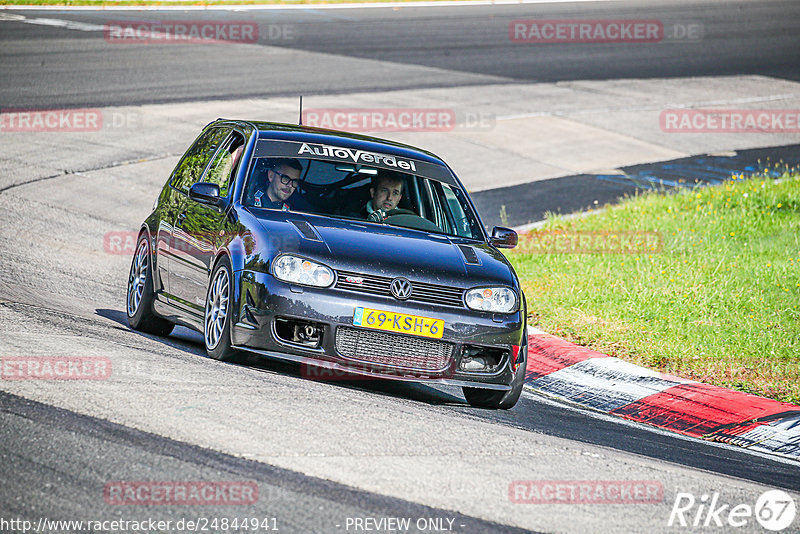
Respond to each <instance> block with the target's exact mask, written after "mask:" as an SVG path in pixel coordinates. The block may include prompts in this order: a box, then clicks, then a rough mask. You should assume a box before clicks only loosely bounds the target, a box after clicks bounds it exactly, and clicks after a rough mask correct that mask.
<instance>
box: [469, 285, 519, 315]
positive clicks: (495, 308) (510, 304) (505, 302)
mask: <svg viewBox="0 0 800 534" xmlns="http://www.w3.org/2000/svg"><path fill="white" fill-rule="evenodd" d="M466 301H467V306H469V307H470V308H472V309H473V310H479V311H487V312H496V313H511V312H513V311H516V309H517V294H516V293H514V290H513V289H511V288H508V287H478V288H475V289H470V290H469V291H467V297H466Z"/></svg>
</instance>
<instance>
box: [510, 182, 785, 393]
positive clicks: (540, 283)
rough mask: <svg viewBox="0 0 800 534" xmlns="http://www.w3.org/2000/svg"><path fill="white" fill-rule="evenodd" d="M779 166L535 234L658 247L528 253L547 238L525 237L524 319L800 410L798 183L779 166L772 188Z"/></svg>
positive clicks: (553, 222)
mask: <svg viewBox="0 0 800 534" xmlns="http://www.w3.org/2000/svg"><path fill="white" fill-rule="evenodd" d="M776 170H778V169H777V168H772V169H771V172H764V173H762V174H759V175H756V176H752V177H748V178H745V177H743V176H737V177H734V179H733V180H731V181H728V182H725V183H724V184H722V185H719V186H714V187H704V188H695V189H689V190H684V191H681V192H678V193H665V192H660V193H652V194H645V195H642V196H637V197H634V198H629V199H626V200H624V201H623V202H622V203H620V204H618V205H614V206H610V207H607V209H606V210H605V211H603V212H601V213H599V214H597V215H593V216H589V217H584V218H581V219H571V220H565V219H563V218H558V217H548V220H547V224H546V226H545V227H544V228H543V229H542V230H547V231H557V232H563V233H565V234H567V235H569V234H570V233H573V232H604V231H612V232H625V231H628V232H630V231H646V232H658V234H659V235H660V237H661V241H662V243H663V247H662V248H660V250H659V247H656V248H655V249H653V248H652V247H650V248H649V249H648V250H646V251H642V250H637V252H640V253H634V254H632V253H627V254H608V253H606V254H600V253H588V254H587V253H530V251H531V250H535V249H533V248H532V246H531V243H541V236H542V234H541V233H539V234H534V236H535V237H536V236H538V237H537V239H538V241H537V239H533V238H532V237H531V236H530V235H522V236H520V247H518V249H516V250H519V252H515V251H511V252H510V253H509V254H508V256H509V258H510V260H511V261H512V262H513V264H514V266H515V268H516V269H517V273H518V274H519V276H520V279H521V281H522V285H523V289H524V291H525V295H526V296H527V299H528V313H529V317H528V320H529V322H530V323H531V324H534V325H536V326H538V327H539V328H541V329H543V330H545V331H547V332H550V333H553V334H556V335H559V336H562V337H564V338H566V339H569V340H571V341H573V342H575V343H578V344H581V345H586V346H589V347H591V348H593V349H595V350H599V351H601V352H605V353H606V354H610V355H613V356H617V357H619V358H622V359H624V360H628V361H630V362H633V363H636V364H639V365H643V366H645V367H650V368H652V369H655V370H658V371H662V372H667V373H671V374H675V375H678V376H682V377H686V378H690V379H695V380H699V381H703V382H707V383H711V384H716V385H719V386H723V387H728V388H732V389H735V390H739V391H745V392H748V393H754V394H757V395H763V396H766V397H771V398H774V399H778V400H782V401H788V402H793V403H795V404H800V175H798V174H797V172H796V170H795V169H787V168H785V167H781V168H780V171H779V172H778V173H780V172H784V174H783V176H781V177H780V178H779V179H778V180H775V179H773V178H771V177H770V176H774V175H775V174H776ZM572 235H574V234H572ZM584 235H585V234H584ZM608 235H610V234H608ZM600 239H601V240H602V239H608V238H607V235H606V234H601V235H600Z"/></svg>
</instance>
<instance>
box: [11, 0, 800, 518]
mask: <svg viewBox="0 0 800 534" xmlns="http://www.w3.org/2000/svg"><path fill="white" fill-rule="evenodd" d="M574 18H581V19H647V20H660V21H662V22H663V24H664V27H665V30H666V29H668V30H669V31H671V32H674V31H678V30H676V28H678V29H680V28H689V27H693V28H695V30H696V31H701V33H698V34H695V37H696V38H694V39H689V38H682V37H680V36H676V35H675V34H674V33H673V34H670V35H667V36H666V37H667V38H665V42H662V43H659V44H658V45H653V46H643V45H637V46H633V45H630V44H625V43H604V44H593V45H587V44H581V43H569V44H556V45H547V46H545V47H543V46H541V45H539V46H537V47H531V46H527V45H520V44H519V43H514V42H512V41H511V40H510V39H509V24H510V23H512V21H515V20H519V19H552V20H562V19H574ZM133 20H136V21H152V20H160V21H170V20H171V21H187V20H210V21H221V22H231V21H242V20H247V21H255V22H256V23H257V24H258V26H259V28H260V38H259V40H258V42H256V43H250V44H213V45H209V44H179V45H176V44H148V45H141V46H131V45H126V44H117V43H111V42H109V41H108V39H107V38H104V32H103V27H104V25H106V24H108V23H109V22H110V21H133ZM798 66H800V4H799V3H798V2H795V1H742V2H736V3H731V4H724V3H721V2H716V1H714V0H707V1H683V0H676V1H671V2H668V1H656V2H645V1H642V2H575V3H570V2H563V3H540V4H520V5H494V6H491V5H485V6H483V5H482V6H461V7H414V6H404V7H400V8H396V7H395V8H392V7H380V8H369V9H367V8H360V9H358V8H354V9H320V8H314V7H307V8H298V9H286V10H253V11H247V10H241V9H240V10H234V11H229V10H224V11H223V10H220V11H217V10H213V11H212V10H207V11H203V10H198V11H181V10H169V11H140V12H134V11H124V10H120V11H93V10H74V11H64V10H47V11H45V10H25V9H20V10H0V111H1V112H9V111H13V110H37V109H38V110H53V109H64V108H91V109H97V110H101V112H102V115H103V117H104V120H105V121H106V123H105V127H104V128H103V129H101V130H100V131H84V132H58V131H50V132H34V131H11V130H10V129H9V128H8V123H4V124H0V141H1V142H0V161H2V164H0V169H2V170H0V214H2V215H0V220H1V221H2V225H0V258H2V260H0V358H6V357H16V356H23V357H25V356H37V357H48V356H55V357H94V358H104V359H105V360H104V361H107V362H108V364H109V369H110V372H109V374H108V375H107V376H105V377H104V378H105V379H104V380H91V381H66V380H63V381H56V380H52V381H48V380H28V381H19V380H7V379H5V377H4V378H3V379H0V420H1V421H0V532H23V531H24V529H25V528H28V527H29V530H28V531H29V532H33V531H35V530H34V529H35V528H36V527H37V526H38V527H41V529H40V530H39V531H40V532H81V531H84V532H89V531H95V532H123V531H130V532H133V531H140V532H144V531H148V532H157V531H161V532H185V531H195V530H198V531H200V530H202V529H201V528H193V527H188V526H186V525H187V521H193V522H194V523H195V525H194V526H195V527H198V525H199V524H205V525H206V526H207V529H206V531H208V532H226V531H227V532H231V531H236V529H232V528H223V526H221V523H220V521H221V520H222V519H226V520H227V519H231V520H232V519H234V518H237V517H238V518H240V520H242V519H243V518H246V519H247V520H248V521H250V520H257V522H258V526H259V529H260V530H262V531H267V530H272V531H274V530H278V531H280V532H319V533H329V532H334V533H335V532H369V531H371V532H433V531H439V532H442V531H449V532H476V533H482V532H527V531H532V532H689V531H713V532H722V531H726V532H728V531H729V532H762V531H764V530H763V529H762V527H761V525H760V523H759V522H758V521H757V519H756V518H755V517H754V516H751V517H749V518H748V519H746V520H745V522H744V524H743V525H742V526H738V527H736V526H733V525H732V524H730V523H724V525H723V526H716V525H715V519H714V517H717V516H714V517H710V516H707V515H706V512H707V510H708V508H705V509H703V508H702V507H698V506H695V507H694V508H692V509H691V511H690V512H686V514H685V515H686V519H687V521H688V524H686V525H681V524H680V522H679V521H678V520H675V521H673V524H670V519H671V517H672V516H673V508H674V505H675V504H676V499H678V498H679V496H680V495H684V496H685V495H686V494H691V495H692V496H694V497H695V498H696V500H697V502H698V505H699V503H700V502H701V501H702V502H703V503H705V504H704V505H709V503H710V499H711V497H712V496H714V495H716V497H715V498H716V499H717V502H718V503H719V505H720V506H721V505H723V504H724V505H727V507H728V508H727V509H728V510H730V509H731V508H733V507H734V506H737V505H747V506H749V507H750V508H751V509H753V508H754V507H755V505H756V503H757V501H758V498H759V496H761V495H762V494H763V493H764V492H765V491H767V490H771V489H782V490H786V491H788V492H789V494H790V496H792V497H793V498H794V500H795V502H796V503H798V504H800V466H799V465H798V464H797V462H794V461H791V460H787V459H782V458H779V457H774V456H768V455H766V454H760V453H755V452H751V451H747V450H742V449H738V448H735V447H731V446H727V445H721V444H715V443H707V442H703V441H700V440H696V439H688V438H684V437H681V436H678V435H675V434H670V433H667V432H663V431H660V430H656V429H653V428H650V427H647V426H644V425H639V424H633V423H627V422H624V421H621V420H617V419H615V418H610V417H607V416H604V415H602V414H599V413H596V412H592V411H589V410H584V409H580V408H577V407H574V406H569V405H563V404H559V403H557V402H555V401H553V400H551V399H548V398H545V397H541V396H538V395H536V394H534V393H533V392H531V391H525V392H523V396H522V398H521V399H520V402H519V403H518V404H517V406H515V407H514V408H513V409H512V410H509V411H505V412H495V411H487V410H478V409H474V408H471V407H469V406H468V405H467V404H466V402H465V400H464V398H463V396H462V395H461V392H460V390H458V389H456V388H448V387H432V386H425V385H414V384H404V383H393V382H381V381H374V380H363V381H344V380H333V381H328V382H324V381H319V380H313V379H309V378H308V377H305V376H301V373H300V370H299V369H298V367H297V366H295V365H290V364H286V363H281V362H273V361H265V360H253V361H251V362H250V363H249V364H248V365H233V364H224V363H220V362H217V361H215V360H211V359H208V358H207V357H206V356H205V354H204V350H203V345H202V339H201V337H200V336H199V334H197V333H194V332H191V331H189V330H187V329H184V328H177V329H176V330H175V332H174V333H173V334H172V335H170V336H169V337H166V338H159V337H155V336H150V335H143V334H140V333H138V332H134V331H132V330H130V329H129V328H128V326H127V321H126V316H125V310H124V302H125V285H126V282H127V274H128V268H129V264H130V256H131V251H130V250H127V249H126V248H125V247H124V246H122V247H116V246H115V245H114V244H113V243H111V242H110V241H109V235H116V236H123V237H124V236H125V235H126V232H132V231H135V229H136V228H137V227H138V225H139V224H140V222H141V220H143V219H144V217H145V216H146V215H147V214H148V213H149V210H150V209H151V206H152V204H153V201H154V199H155V197H156V194H157V192H158V190H159V189H160V187H161V186H162V185H163V183H164V181H165V180H166V178H167V176H168V174H169V172H170V170H171V169H172V168H173V166H174V165H175V163H176V161H177V159H178V157H179V156H180V154H181V153H182V152H183V150H184V149H185V148H186V147H187V146H188V144H189V143H190V142H191V140H192V139H193V138H194V136H195V135H196V133H197V132H198V131H199V129H200V128H201V127H202V126H203V125H204V124H206V123H207V122H209V121H211V120H213V119H215V118H216V117H218V116H221V115H237V116H247V115H248V114H250V113H252V116H253V117H254V118H258V119H272V118H275V120H282V121H292V120H296V117H297V107H296V106H297V103H296V100H295V98H296V96H297V95H298V94H303V95H307V98H308V101H310V102H311V104H309V105H313V106H314V107H318V108H328V107H338V108H345V107H348V108H354V107H362V108H378V107H387V106H392V105H394V106H398V107H399V106H407V107H419V108H424V107H429V106H430V107H441V106H442V105H444V104H441V102H447V101H448V100H450V101H452V102H453V103H452V106H453V108H454V109H456V110H457V112H458V113H461V111H462V108H463V109H466V110H467V111H469V110H477V109H480V110H488V111H487V112H488V113H490V114H491V116H492V121H493V122H492V125H494V126H493V127H488V128H486V129H485V130H480V131H478V130H469V129H468V128H466V127H465V128H462V129H456V130H455V131H454V132H438V133H437V132H423V133H408V132H399V133H389V134H385V136H386V137H390V138H396V139H398V140H401V141H408V142H413V144H418V145H420V146H422V147H423V148H430V149H431V150H433V151H435V152H440V153H442V155H444V156H445V159H446V160H447V161H448V162H449V163H451V164H452V165H453V167H454V169H456V171H457V172H459V174H460V175H461V174H462V172H461V171H462V170H464V172H463V175H464V181H465V183H467V184H468V187H471V188H473V189H474V190H476V193H474V196H475V198H476V201H477V203H478V206H479V207H480V209H481V211H482V214H483V215H484V219H485V222H487V223H488V224H498V223H499V222H500V221H499V219H500V217H499V215H498V212H499V209H500V207H501V206H502V207H503V209H504V210H505V209H506V207H508V209H509V210H510V213H511V216H510V217H509V219H508V220H509V222H510V223H511V224H515V225H516V224H525V223H527V222H531V221H535V220H538V219H540V218H541V216H542V215H543V213H544V212H546V211H563V212H571V211H573V210H577V209H582V208H584V207H587V206H591V205H592V203H593V201H594V200H598V199H599V200H600V201H601V202H605V201H612V200H613V199H615V198H618V197H619V196H620V195H621V194H623V193H626V192H630V191H634V190H636V189H637V188H638V189H642V188H646V187H645V186H646V183H645V182H646V179H647V178H648V177H650V176H656V177H659V176H660V177H662V178H663V177H668V176H667V174H666V173H667V171H666V170H665V169H668V168H673V167H670V165H672V164H673V163H674V162H676V161H677V162H680V163H681V165H683V167H682V168H683V169H689V170H692V169H694V170H698V169H699V167H698V166H700V165H703V164H704V163H702V162H703V161H708V160H707V159H705V160H703V159H702V158H703V157H706V156H704V155H705V154H708V153H714V154H717V156H714V157H719V158H728V159H727V160H726V161H727V162H728V163H730V165H733V166H737V165H738V166H740V167H741V166H747V165H751V164H752V160H759V159H760V158H762V157H766V155H769V156H770V157H771V159H772V160H773V161H774V160H776V159H781V158H783V159H784V160H785V161H790V162H796V161H798V154H800V149H799V148H798V147H800V136H798V135H797V134H796V133H795V134H785V133H772V134H769V133H763V134H752V135H746V134H742V135H739V134H730V133H728V134H710V135H707V136H696V137H693V136H684V137H676V136H672V137H670V136H668V135H667V134H665V133H664V132H663V131H658V129H657V128H651V126H648V125H649V124H651V123H652V121H653V120H655V121H656V122H655V124H657V121H658V113H659V112H660V110H662V109H664V108H669V107H680V106H684V105H686V106H688V105H691V104H692V103H697V102H706V103H708V102H720V104H719V105H720V106H724V107H748V106H753V105H763V106H764V107H769V108H776V109H781V108H783V109H789V108H795V109H797V108H800V83H798V82H800V69H798ZM430 102H437V103H438V104H435V105H433V104H430ZM460 102H467V104H463V106H462V107H459V105H460V104H459V103H460ZM525 106H528V107H525ZM537 106H538V107H537ZM522 107H525V109H524V113H520V115H519V116H517V115H516V114H515V113H516V111H515V110H517V109H522ZM459 118H460V119H461V118H462V117H461V115H459ZM621 119H622V120H621ZM648 121H650V122H648ZM116 122H119V123H120V124H119V125H118V126H119V127H115V126H116V125H115V124H114V123H116ZM531 124H537V125H539V124H542V125H546V126H549V127H552V128H553V130H552V131H551V132H549V133H548V134H546V135H544V137H545V138H546V139H543V140H542V141H538V140H537V141H536V143H533V142H532V141H531V140H530V139H528V138H527V137H526V136H525V135H520V132H525V131H526V130H525V129H526V128H529V127H530V125H531ZM605 141H608V142H609V143H610V144H609V145H600V144H599V143H601V142H605ZM492 143H494V144H492ZM548 143H549V144H548ZM571 143H585V146H586V147H589V148H586V149H578V150H576V149H575V145H574V144H571ZM515 144H519V145H525V147H526V150H528V149H530V152H532V153H533V154H534V155H532V156H523V155H520V154H519V153H518V152H514V145H515ZM496 146H503V147H505V151H504V150H493V151H494V152H497V153H499V154H500V156H499V157H506V158H507V159H508V161H507V165H506V166H504V167H502V172H500V171H498V170H497V169H498V168H500V167H498V163H497V161H495V160H490V159H487V158H486V157H484V155H483V154H484V153H483V152H479V151H480V150H485V151H486V152H487V153H488V152H489V148H487V147H496ZM592 146H595V147H596V148H595V149H594V150H595V151H596V153H592V154H591V157H589V155H590V154H589V152H591V147H592ZM597 147H599V148H597ZM609 147H612V148H609ZM617 149H619V150H617ZM728 152H730V153H731V154H735V156H732V155H730V154H728ZM475 153H479V155H478V156H476V155H475ZM525 157H529V158H534V157H536V158H539V159H537V160H536V161H535V163H531V162H532V161H533V160H531V159H525ZM548 157H549V159H548ZM582 157H583V158H584V159H583V160H581V158H582ZM573 158H574V159H575V161H574V162H573V161H572V159H573ZM737 158H738V159H737ZM478 160H480V161H478ZM578 160H580V161H578ZM714 165H715V167H718V168H722V167H724V165H723V164H722V163H720V164H719V165H717V163H714ZM740 167H736V168H740ZM741 168H743V167H741ZM620 169H621V171H620ZM623 171H624V172H623ZM659 173H661V174H659ZM620 176H622V177H624V178H620ZM697 176H699V177H701V178H702V177H704V178H702V179H704V180H706V181H708V182H713V180H715V179H716V177H715V176H710V175H709V174H703V173H700V172H699V171H698V174H697ZM529 298H530V296H529ZM519 481H551V482H552V483H553V484H556V485H557V484H569V483H570V482H571V481H594V482H598V481H606V482H608V483H610V485H612V486H613V485H614V484H617V485H618V486H619V485H624V484H625V483H632V484H637V483H638V484H645V485H646V484H649V485H650V486H653V485H655V486H657V487H659V488H661V491H662V495H661V497H660V498H659V499H657V500H656V501H654V502H629V503H627V504H620V503H614V501H613V500H611V501H606V502H598V503H593V504H568V503H559V504H532V503H528V502H520V499H519V494H518V493H517V494H515V493H514V489H513V488H515V487H518V486H516V485H517V484H518V483H519ZM125 483H150V484H173V485H174V484H177V485H180V484H184V485H187V484H188V485H192V484H199V483H209V484H216V485H217V490H219V487H221V486H225V485H226V484H228V485H231V484H232V485H234V486H236V485H237V484H238V485H239V486H241V487H244V488H247V489H253V488H256V489H257V495H256V496H255V497H254V498H251V499H249V500H245V502H234V501H235V499H234V500H233V501H231V500H226V498H219V497H218V498H217V500H216V501H214V502H208V501H202V502H200V501H198V502H188V503H187V502H181V503H177V504H176V503H173V504H163V503H157V502H154V501H155V499H153V500H152V501H150V503H149V504H148V505H139V506H137V505H135V504H119V502H117V501H114V498H113V488H115V487H116V486H115V484H116V485H120V484H125ZM230 495H233V494H230ZM523 500H524V499H523ZM140 504H141V503H140ZM703 510H706V512H704V511H703ZM727 513H728V512H727V511H725V512H724V513H722V514H721V515H720V516H719V517H720V521H723V522H725V521H728V516H727ZM695 518H698V519H697V521H698V523H697V524H696V526H694V527H693V526H692V525H691V522H692V521H695ZM403 519H407V520H408V521H409V523H408V525H409V526H407V527H402V525H403V523H402V521H400V522H398V521H399V520H403ZM673 519H674V518H673ZM706 519H708V521H707V522H706ZM12 520H16V521H17V522H16V523H13V524H12V523H9V522H10V521H12ZM45 520H47V521H50V520H76V521H77V520H82V521H101V522H102V521H113V520H124V521H136V522H139V521H141V522H148V521H151V520H152V521H156V522H157V521H164V522H167V521H170V522H171V523H170V526H165V527H164V528H161V527H155V526H149V527H142V528H141V529H139V530H135V529H133V527H131V525H130V524H129V525H128V527H130V528H129V529H128V530H123V529H122V528H114V527H112V526H110V524H109V523H107V524H106V526H102V527H96V528H94V530H92V529H91V528H87V527H86V525H84V526H83V530H82V529H81V527H78V526H75V525H72V526H64V527H61V528H59V527H56V526H52V525H50V526H48V524H47V523H45ZM214 520H216V523H213V525H214V526H210V525H211V524H212V523H211V521H214ZM390 520H392V521H390ZM4 521H6V523H4ZM22 521H29V522H30V524H27V523H24V524H23V523H22ZM40 521H41V523H40ZM180 521H183V523H181V526H178V523H179V522H180ZM393 521H394V522H393ZM676 521H677V522H676ZM204 522H205V523H204ZM703 522H705V528H704V525H703ZM43 525H44V526H43ZM798 525H800V519H795V521H794V523H793V524H792V525H791V526H790V527H788V528H786V529H785V530H784V531H785V532H798V531H800V526H798ZM117 527H119V525H117ZM272 527H275V528H272ZM240 530H241V529H240ZM253 530H254V529H250V531H253Z"/></svg>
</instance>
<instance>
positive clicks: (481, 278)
mask: <svg viewBox="0 0 800 534" xmlns="http://www.w3.org/2000/svg"><path fill="white" fill-rule="evenodd" d="M275 222H276V221H268V220H264V219H261V223H262V224H263V225H264V226H265V227H266V229H267V231H268V232H270V231H274V230H277V228H275V227H274V223H275ZM281 226H282V228H281V230H282V231H284V232H290V233H293V234H294V236H297V237H299V239H296V240H295V239H292V240H291V241H292V242H293V245H294V244H295V243H296V245H297V252H298V253H299V254H301V255H303V256H306V257H308V258H310V259H316V260H319V261H321V262H324V263H325V264H327V265H329V266H330V267H332V268H334V269H336V270H341V271H350V272H356V273H362V274H373V275H377V276H386V277H395V276H403V277H406V278H409V279H412V280H421V281H425V282H428V283H434V284H445V285H447V284H453V285H456V286H458V287H474V286H476V285H482V284H502V285H507V286H512V287H516V285H517V284H516V283H515V281H514V280H515V278H514V276H513V273H512V270H511V267H510V266H509V264H508V262H507V260H506V259H505V257H504V256H503V255H502V254H501V253H500V252H499V251H498V250H496V249H494V248H493V247H491V246H489V245H488V244H486V243H481V242H476V241H474V240H466V239H462V238H457V237H451V236H446V235H441V234H433V233H428V232H421V231H417V230H411V229H407V228H400V227H396V226H389V225H380V224H371V223H365V222H361V221H353V220H344V219H333V218H329V217H316V216H310V215H306V214H302V215H301V214H292V216H291V217H289V220H288V224H286V223H284V224H283V225H281ZM294 236H293V237H294ZM285 242H286V241H284V243H285ZM291 248H294V246H292V247H291ZM471 251H472V252H474V254H472V253H470V252H471ZM282 252H291V251H290V250H286V249H285V248H284V250H282ZM468 257H469V258H468Z"/></svg>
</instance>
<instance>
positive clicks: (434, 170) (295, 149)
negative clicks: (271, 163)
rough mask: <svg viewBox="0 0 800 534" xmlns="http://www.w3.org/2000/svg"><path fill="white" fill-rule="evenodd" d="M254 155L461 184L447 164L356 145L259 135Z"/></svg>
mask: <svg viewBox="0 0 800 534" xmlns="http://www.w3.org/2000/svg"><path fill="white" fill-rule="evenodd" d="M254 157H257V158H264V157H269V158H279V157H280V158H301V159H319V160H326V161H335V162H339V163H349V164H352V165H366V166H368V167H379V168H382V169H389V170H395V171H401V172H406V173H409V174H415V175H418V176H424V177H426V178H433V179H434V180H438V181H440V182H444V183H446V184H448V185H452V186H455V187H459V186H458V184H456V183H455V180H453V177H452V175H451V174H450V172H449V171H448V169H447V167H445V166H443V165H436V164H432V163H429V162H427V161H420V160H417V159H410V158H403V157H400V156H396V155H394V154H385V153H380V152H373V151H368V150H360V149H357V148H352V147H342V146H335V145H328V144H324V143H304V142H297V141H275V140H269V139H259V141H258V144H257V145H256V149H255V153H254Z"/></svg>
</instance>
